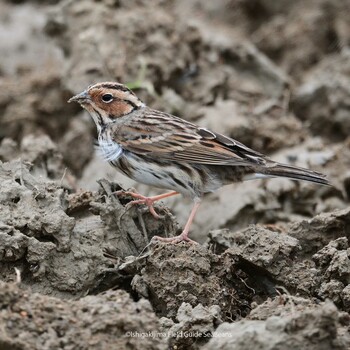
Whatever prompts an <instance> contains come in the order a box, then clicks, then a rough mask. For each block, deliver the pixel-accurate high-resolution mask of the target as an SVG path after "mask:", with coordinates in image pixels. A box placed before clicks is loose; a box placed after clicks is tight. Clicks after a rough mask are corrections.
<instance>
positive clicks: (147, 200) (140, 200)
mask: <svg viewBox="0 0 350 350" xmlns="http://www.w3.org/2000/svg"><path fill="white" fill-rule="evenodd" d="M113 193H114V194H115V195H116V196H118V197H119V196H131V197H133V198H135V200H133V201H131V202H129V203H128V204H127V205H126V208H127V209H128V208H130V207H132V206H134V205H136V204H144V205H147V207H148V210H149V212H150V213H151V214H152V215H153V217H154V218H155V219H159V218H160V216H159V214H157V212H156V211H155V210H154V207H153V204H154V202H156V201H157V200H159V199H158V196H154V197H146V196H143V195H142V194H139V193H136V192H131V191H116V192H113Z"/></svg>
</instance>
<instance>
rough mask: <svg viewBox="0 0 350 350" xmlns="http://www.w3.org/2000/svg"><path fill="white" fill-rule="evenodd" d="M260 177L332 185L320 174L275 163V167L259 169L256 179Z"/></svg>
mask: <svg viewBox="0 0 350 350" xmlns="http://www.w3.org/2000/svg"><path fill="white" fill-rule="evenodd" d="M259 177H260V178H264V177H266V178H267V177H287V178H289V179H293V180H304V181H310V182H315V183H318V184H321V185H328V186H330V185H331V183H330V182H329V180H328V179H327V178H326V176H325V175H323V174H321V173H319V172H316V171H312V170H308V169H304V168H299V167H296V166H292V165H287V164H281V163H275V164H274V165H271V166H266V167H263V168H262V169H259V171H257V172H256V173H255V178H259ZM251 178H253V177H251Z"/></svg>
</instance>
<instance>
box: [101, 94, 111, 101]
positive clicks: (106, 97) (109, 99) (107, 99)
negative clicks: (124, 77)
mask: <svg viewBox="0 0 350 350" xmlns="http://www.w3.org/2000/svg"><path fill="white" fill-rule="evenodd" d="M102 101H103V102H106V103H109V102H112V101H113V95H112V94H104V95H102Z"/></svg>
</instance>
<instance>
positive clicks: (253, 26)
mask: <svg viewBox="0 0 350 350" xmlns="http://www.w3.org/2000/svg"><path fill="white" fill-rule="evenodd" d="M349 13H350V1H349V0H308V1H301V0H295V1H289V0H279V1H273V0H217V1H215V2H213V1H200V0H177V1H171V0H147V1H146V0H124V1H123V0H119V1H118V0H100V1H97V0H96V1H93V0H83V1H72V0H62V1H59V0H56V1H45V2H41V1H19V0H17V1H1V2H0V19H1V20H0V160H1V161H3V162H6V161H10V160H12V159H16V158H21V159H22V160H23V161H27V162H31V163H33V164H35V165H36V167H35V168H33V169H35V173H34V175H35V176H41V177H44V178H49V179H51V180H53V181H58V182H59V183H61V184H62V185H63V186H64V187H65V188H67V190H68V191H71V192H75V191H81V190H96V189H97V188H98V184H97V182H96V180H98V179H100V178H107V179H109V180H113V181H116V182H119V183H121V184H122V186H123V187H124V188H125V189H126V188H128V187H136V188H137V190H138V191H140V192H141V193H143V194H149V193H155V190H154V189H150V188H149V187H146V186H140V185H138V184H135V183H133V182H132V181H130V180H129V179H126V178H125V177H124V176H122V175H120V174H119V173H118V172H117V171H116V170H115V169H113V168H111V167H110V166H109V165H108V164H106V163H105V162H103V161H102V160H101V159H99V158H98V155H96V152H95V150H94V139H96V132H95V126H94V124H93V122H92V120H90V117H89V116H88V115H87V113H86V112H84V111H82V110H81V108H80V107H79V106H77V105H72V104H67V100H68V98H69V97H71V96H72V95H73V94H76V93H78V92H80V91H82V90H83V89H85V88H86V87H87V86H88V85H90V84H92V83H96V82H99V81H106V80H108V81H119V82H122V83H124V84H127V85H128V86H129V87H130V88H132V89H133V90H134V91H135V92H136V93H137V95H138V96H139V97H140V98H141V99H142V100H143V101H144V102H145V103H146V104H148V105H149V106H151V107H153V108H156V109H160V110H163V111H166V112H169V113H173V114H175V115H178V116H181V117H183V118H185V119H187V120H190V121H193V122H195V123H198V124H199V125H201V126H204V127H208V128H211V129H213V130H215V131H217V132H220V133H224V134H226V135H228V136H231V137H233V138H236V139H238V140H239V141H241V142H243V143H245V144H246V145H247V146H249V147H252V148H254V149H256V150H258V151H260V152H263V153H266V154H268V155H269V156H271V157H273V158H275V159H276V160H279V161H283V162H288V163H292V164H296V165H299V166H305V167H309V168H312V169H314V170H318V171H321V172H324V173H326V174H327V175H328V176H329V178H330V179H331V181H332V182H333V183H334V185H335V186H334V187H333V188H332V187H322V186H317V185H313V184H308V183H297V182H293V181H291V180H286V179H274V180H264V181H262V180H259V181H251V182H246V183H244V184H235V185H230V186H227V187H225V188H223V189H221V190H219V191H218V192H216V193H213V194H210V195H208V196H206V198H205V200H204V201H203V204H202V207H201V208H200V210H199V213H198V215H197V217H196V221H195V224H194V228H193V231H194V232H193V237H195V238H196V239H199V240H203V239H204V237H205V236H206V235H207V233H208V232H209V231H210V230H212V229H217V228H220V227H227V228H231V229H240V228H243V227H246V226H247V225H248V224H250V223H264V224H274V225H281V226H283V225H288V223H289V222H291V221H293V220H296V219H299V218H305V217H306V218H307V217H311V216H313V215H315V214H317V213H320V212H326V211H331V210H334V209H341V208H345V207H346V206H348V204H349V195H350V172H349V165H350V149H349V148H350V138H349V136H348V135H349V133H350V50H349V45H350V16H349ZM33 171H34V170H33ZM166 203H167V205H169V207H170V208H171V209H172V210H173V212H174V213H175V214H176V215H177V218H178V221H179V224H180V225H183V223H184V222H185V220H186V218H187V216H188V213H189V208H190V207H191V205H192V204H191V202H190V201H189V200H187V199H182V198H176V199H174V200H170V199H169V200H167V201H166Z"/></svg>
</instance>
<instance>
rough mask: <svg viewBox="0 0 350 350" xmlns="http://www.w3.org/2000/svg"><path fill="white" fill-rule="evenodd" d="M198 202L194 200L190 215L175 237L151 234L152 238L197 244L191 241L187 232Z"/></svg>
mask: <svg viewBox="0 0 350 350" xmlns="http://www.w3.org/2000/svg"><path fill="white" fill-rule="evenodd" d="M200 204H201V203H200V202H196V203H195V205H194V206H193V208H192V210H191V214H190V217H189V218H188V220H187V222H186V225H185V227H184V229H183V231H182V233H181V234H180V235H178V236H175V237H169V238H165V237H159V236H153V238H152V239H156V240H158V241H162V242H169V243H179V242H182V241H186V242H190V243H194V244H198V243H197V242H195V241H193V240H192V239H190V238H189V237H188V233H189V231H190V227H191V225H192V222H193V219H194V217H195V215H196V213H197V210H198V208H199V206H200Z"/></svg>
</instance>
